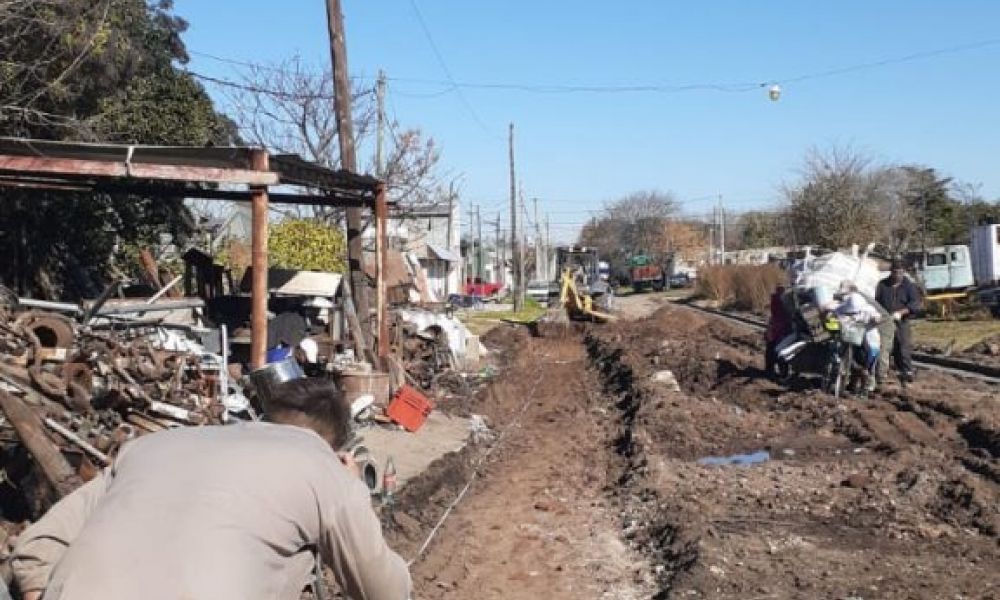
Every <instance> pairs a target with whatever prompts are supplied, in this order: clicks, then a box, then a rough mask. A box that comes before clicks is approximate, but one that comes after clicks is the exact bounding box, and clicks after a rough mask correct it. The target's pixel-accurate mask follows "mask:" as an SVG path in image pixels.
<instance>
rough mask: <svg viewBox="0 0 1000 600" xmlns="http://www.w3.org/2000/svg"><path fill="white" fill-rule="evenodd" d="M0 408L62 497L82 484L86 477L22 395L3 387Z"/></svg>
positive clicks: (0, 395)
mask: <svg viewBox="0 0 1000 600" xmlns="http://www.w3.org/2000/svg"><path fill="white" fill-rule="evenodd" d="M0 408H2V409H3V412H4V414H5V415H6V416H7V421H8V422H9V423H10V424H11V425H12V426H13V427H14V430H15V431H16V432H17V437H19V438H21V443H23V444H24V447H25V448H27V450H28V452H30V453H31V456H32V458H34V459H35V462H37V463H38V467H39V468H40V469H41V470H42V473H43V474H44V475H45V478H46V479H47V480H48V481H49V483H51V484H52V488H53V489H54V490H55V492H56V494H57V495H58V496H59V497H60V498H61V497H63V496H65V495H67V494H69V493H70V492H72V491H73V490H75V489H76V488H78V487H80V486H81V485H83V480H82V479H80V476H79V475H77V473H76V471H74V470H73V467H71V466H70V464H69V462H68V461H67V460H66V458H65V457H64V456H63V455H62V452H61V451H60V450H59V446H57V445H56V444H55V442H53V441H52V440H51V438H49V436H48V435H46V434H45V430H44V427H43V426H42V420H41V419H40V418H39V417H38V415H37V414H35V411H33V410H31V409H30V408H28V406H27V405H26V404H25V403H24V401H22V400H21V399H19V398H15V397H14V396H11V395H10V394H8V393H7V392H4V391H0Z"/></svg>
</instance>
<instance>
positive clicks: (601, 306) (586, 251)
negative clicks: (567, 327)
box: [556, 246, 615, 323]
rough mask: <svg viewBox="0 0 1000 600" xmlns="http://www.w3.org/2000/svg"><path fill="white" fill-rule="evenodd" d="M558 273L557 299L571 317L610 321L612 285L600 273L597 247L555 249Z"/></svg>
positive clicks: (599, 321) (611, 316)
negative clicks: (595, 248)
mask: <svg viewBox="0 0 1000 600" xmlns="http://www.w3.org/2000/svg"><path fill="white" fill-rule="evenodd" d="M556 265H557V267H558V268H559V273H560V293H559V303H560V304H561V305H562V307H563V308H564V309H565V310H566V315H567V316H568V317H569V318H570V319H571V320H588V321H596V322H598V323H604V322H607V321H613V320H614V319H615V317H614V315H612V314H610V312H609V308H610V301H611V295H612V292H611V287H610V286H609V285H608V282H607V281H605V280H604V279H603V278H602V277H601V272H600V271H601V269H600V262H599V261H598V260H597V251H596V250H594V249H593V248H586V247H580V246H563V247H560V248H557V249H556Z"/></svg>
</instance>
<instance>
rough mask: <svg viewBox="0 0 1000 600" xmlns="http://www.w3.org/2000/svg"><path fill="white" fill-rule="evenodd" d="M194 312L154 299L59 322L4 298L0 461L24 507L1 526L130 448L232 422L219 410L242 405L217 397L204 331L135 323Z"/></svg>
mask: <svg viewBox="0 0 1000 600" xmlns="http://www.w3.org/2000/svg"><path fill="white" fill-rule="evenodd" d="M197 302H200V301H191V300H176V299H174V300H163V301H157V300H156V299H155V298H154V299H152V301H151V302H146V301H129V302H119V303H102V304H103V306H98V307H91V308H90V309H88V310H86V311H84V310H80V311H78V312H77V311H71V310H63V311H62V312H61V313H60V312H52V311H49V310H43V309H41V308H26V307H23V306H21V305H20V304H21V303H20V302H19V301H17V300H16V299H14V300H11V299H9V298H8V299H7V300H6V301H5V302H4V303H3V304H2V305H0V408H2V410H3V415H2V417H0V458H2V461H3V465H2V466H3V469H4V471H5V474H6V477H8V478H9V480H10V482H11V483H12V484H13V486H12V487H14V489H17V490H19V491H20V492H21V493H22V495H23V496H24V497H23V498H21V499H20V501H21V502H23V503H24V504H25V505H26V506H27V507H28V508H27V510H26V511H23V512H25V513H26V514H12V513H16V512H17V511H16V510H13V509H12V508H11V507H8V506H3V507H0V508H2V509H3V515H4V517H5V518H6V519H11V518H16V517H19V518H32V517H35V516H37V515H38V514H40V512H42V511H44V509H45V508H46V507H47V505H49V504H50V503H51V502H52V501H54V500H57V499H58V498H59V497H62V496H64V495H66V494H67V493H69V492H71V491H72V490H73V489H75V488H76V487H77V486H79V485H80V484H81V483H83V482H84V481H86V480H87V479H90V478H92V477H94V476H95V475H96V474H97V472H98V470H99V469H100V468H101V467H104V466H107V465H108V464H110V461H111V458H112V457H113V456H114V455H115V453H116V452H117V451H118V448H119V447H120V446H121V445H122V444H123V443H125V442H126V441H128V440H130V439H132V438H135V437H137V436H141V435H143V434H146V433H151V432H154V431H161V430H164V429H169V428H173V427H183V426H191V425H208V424H219V423H223V422H225V421H227V420H229V419H232V418H235V415H234V414H233V413H231V412H230V411H229V410H227V408H226V407H227V406H245V405H246V403H245V402H244V403H239V402H233V401H232V396H234V395H235V396H241V394H240V391H239V389H238V388H237V387H235V386H233V387H230V384H229V383H226V387H227V389H226V390H223V389H222V387H221V386H222V383H223V381H228V379H227V378H220V373H221V372H222V365H223V361H222V359H221V357H219V356H218V355H215V354H212V353H209V352H206V351H205V349H204V346H203V345H202V343H201V341H200V338H199V334H201V335H206V332H205V331H201V330H198V329H197V328H194V327H184V326H176V325H169V326H168V325H165V324H163V323H162V322H160V321H154V322H152V323H145V322H138V323H137V321H136V319H137V317H138V316H141V315H142V314H144V313H146V312H150V313H152V312H155V313H157V314H162V313H163V312H167V311H174V310H176V309H178V308H181V307H183V308H190V307H192V306H196V305H197ZM35 306H37V304H35ZM53 308H56V309H57V310H58V309H59V308H60V307H53ZM64 313H66V314H64ZM88 313H89V314H90V315H92V316H90V317H89V320H85V319H88ZM67 314H69V315H73V316H67ZM77 315H82V316H77ZM207 335H209V336H210V335H211V332H207ZM223 400H225V402H223ZM38 475H41V477H40V478H39V477H38ZM53 492H54V494H53Z"/></svg>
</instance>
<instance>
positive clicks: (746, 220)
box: [737, 210, 784, 248]
mask: <svg viewBox="0 0 1000 600" xmlns="http://www.w3.org/2000/svg"><path fill="white" fill-rule="evenodd" d="M782 216H783V215H782V214H781V213H774V212H764V211H760V210H752V211H749V212H746V213H743V214H742V215H741V216H740V219H739V222H738V223H737V225H738V226H739V228H740V230H741V231H740V233H741V236H740V237H741V239H740V242H741V243H742V245H743V247H744V248H768V247H771V246H779V245H781V242H782V241H783V239H784V236H783V232H782V231H781V229H782V227H781V224H780V223H779V221H780V220H781V219H782Z"/></svg>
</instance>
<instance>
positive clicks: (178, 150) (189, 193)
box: [0, 137, 389, 367]
mask: <svg viewBox="0 0 1000 600" xmlns="http://www.w3.org/2000/svg"><path fill="white" fill-rule="evenodd" d="M4 187H6V188H13V189H32V190H41V191H45V192H46V193H67V194H79V193H107V194H121V195H125V196H128V195H135V196H144V197H150V198H208V199H219V200H236V201H246V202H250V203H251V206H252V216H251V219H252V225H251V229H252V231H251V255H252V263H253V269H254V277H253V281H252V286H251V287H252V292H251V329H252V332H253V333H252V343H251V363H252V365H253V366H254V367H261V366H263V365H264V364H265V344H266V338H267V316H266V315H267V296H268V288H267V280H266V274H267V272H268V264H267V262H268V261H267V229H268V204H269V203H272V202H273V203H279V204H301V205H312V206H330V207H337V208H347V209H357V208H368V209H370V210H371V211H372V214H373V221H374V224H375V230H376V236H375V240H376V255H377V264H378V273H377V277H376V290H377V295H378V308H377V325H378V328H377V333H376V334H375V338H376V339H377V342H378V345H377V357H378V358H380V359H385V358H387V357H388V354H389V342H388V320H387V316H386V303H385V282H384V276H383V274H384V272H385V267H386V264H385V257H386V233H385V232H386V221H387V219H388V202H387V200H386V193H385V185H384V184H383V183H382V182H381V181H379V180H377V179H375V178H373V177H368V176H366V175H358V174H356V173H350V172H348V171H344V170H339V171H338V170H334V169H328V168H325V167H323V166H321V165H317V164H313V163H310V162H307V161H305V160H303V159H302V158H300V157H298V156H294V155H287V154H279V155H274V156H271V155H270V154H268V152H267V151H266V150H264V149H261V148H250V147H214V146H208V147H196V146H145V145H128V144H89V143H79V142H53V141H47V140H33V139H21V138H5V137H0V188H4ZM240 188H243V189H240ZM272 188H277V189H272ZM289 189H291V190H293V191H286V190H289ZM0 199H2V195H0ZM351 233H352V232H351V231H350V230H349V231H348V238H349V239H350V236H351ZM359 234H360V232H358V235H359ZM350 247H351V245H350V244H349V246H348V248H349V250H348V255H349V256H348V259H349V260H348V264H349V266H350V268H351V269H352V270H353V269H357V270H360V264H361V257H360V256H350ZM354 265H357V266H354ZM365 317H366V318H364V319H358V320H357V321H358V326H357V327H352V332H353V334H354V338H355V342H356V345H357V346H358V347H357V348H356V350H357V351H359V352H361V351H362V349H364V350H365V351H367V352H371V350H370V346H369V345H368V342H367V340H368V339H370V338H369V333H368V332H366V331H365V328H368V330H369V331H371V328H370V325H369V323H368V319H367V315H365Z"/></svg>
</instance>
